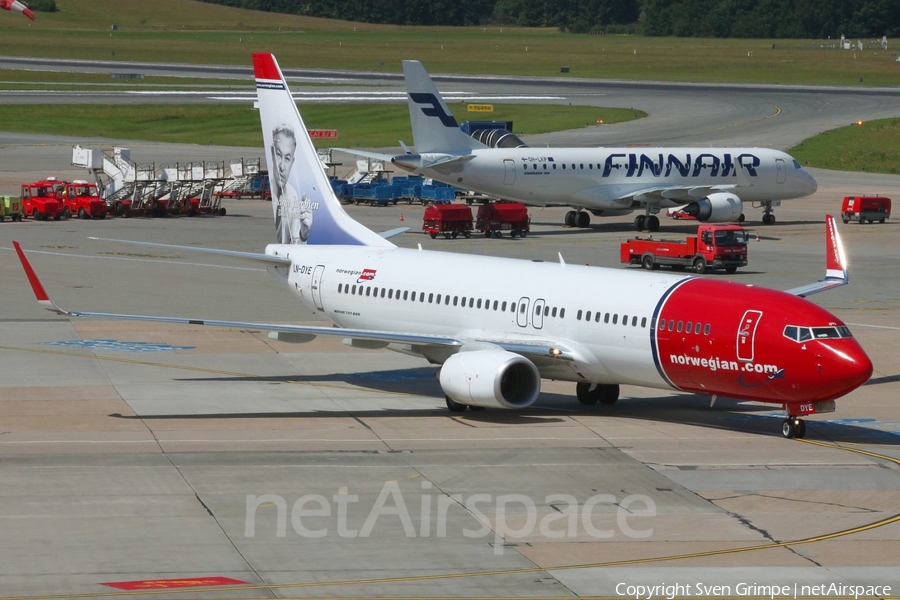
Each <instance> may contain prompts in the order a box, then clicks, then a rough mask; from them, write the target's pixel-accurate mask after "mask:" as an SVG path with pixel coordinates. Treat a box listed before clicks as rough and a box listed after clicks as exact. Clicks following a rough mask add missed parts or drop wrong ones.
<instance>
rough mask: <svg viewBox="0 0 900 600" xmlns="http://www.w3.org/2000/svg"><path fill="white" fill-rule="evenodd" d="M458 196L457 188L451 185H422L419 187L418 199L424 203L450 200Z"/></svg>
mask: <svg viewBox="0 0 900 600" xmlns="http://www.w3.org/2000/svg"><path fill="white" fill-rule="evenodd" d="M454 198H456V188H453V187H452V186H449V185H422V186H421V187H420V188H418V195H417V200H418V201H419V202H421V203H422V204H429V203H432V202H450V201H451V200H453V199H454Z"/></svg>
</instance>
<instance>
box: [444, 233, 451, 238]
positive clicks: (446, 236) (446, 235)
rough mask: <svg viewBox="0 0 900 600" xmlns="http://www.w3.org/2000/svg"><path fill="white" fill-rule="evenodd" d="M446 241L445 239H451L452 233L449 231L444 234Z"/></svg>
mask: <svg viewBox="0 0 900 600" xmlns="http://www.w3.org/2000/svg"><path fill="white" fill-rule="evenodd" d="M444 239H445V240H449V239H450V232H449V231H447V232H444Z"/></svg>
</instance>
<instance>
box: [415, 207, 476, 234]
mask: <svg viewBox="0 0 900 600" xmlns="http://www.w3.org/2000/svg"><path fill="white" fill-rule="evenodd" d="M422 231H424V232H425V233H427V234H428V235H430V236H431V239H434V238H436V237H437V236H438V235H439V234H443V235H444V237H445V238H448V239H449V238H451V237H452V238H454V239H455V238H456V237H457V236H459V235H463V236H465V237H471V236H472V211H471V209H469V207H468V206H466V205H465V204H432V205H431V206H429V207H428V208H426V209H425V221H424V223H422Z"/></svg>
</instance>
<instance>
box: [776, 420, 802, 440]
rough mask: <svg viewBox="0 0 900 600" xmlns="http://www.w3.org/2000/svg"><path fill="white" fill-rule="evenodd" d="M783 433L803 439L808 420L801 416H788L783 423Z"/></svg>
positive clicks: (789, 436)
mask: <svg viewBox="0 0 900 600" xmlns="http://www.w3.org/2000/svg"><path fill="white" fill-rule="evenodd" d="M781 435H783V436H784V437H786V438H788V439H793V438H797V439H798V440H801V439H803V438H804V437H806V422H805V421H804V420H803V419H801V418H800V417H788V418H787V419H785V420H784V422H783V423H782V424H781Z"/></svg>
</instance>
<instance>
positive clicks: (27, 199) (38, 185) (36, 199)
mask: <svg viewBox="0 0 900 600" xmlns="http://www.w3.org/2000/svg"><path fill="white" fill-rule="evenodd" d="M62 190H63V184H62V182H61V181H58V180H57V179H55V178H53V177H49V178H47V179H42V180H41V181H35V182H34V183H24V184H22V210H23V211H24V212H25V216H26V217H31V218H33V219H34V220H35V221H46V220H47V219H50V218H53V219H55V220H57V221H59V219H60V218H61V217H62V216H63V205H62V202H61V201H60V198H61V196H62Z"/></svg>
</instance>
